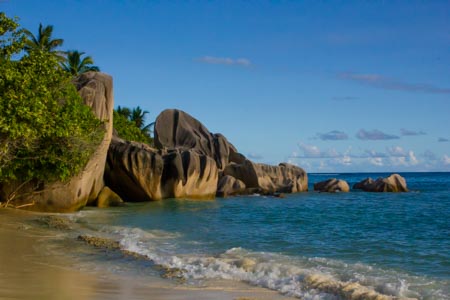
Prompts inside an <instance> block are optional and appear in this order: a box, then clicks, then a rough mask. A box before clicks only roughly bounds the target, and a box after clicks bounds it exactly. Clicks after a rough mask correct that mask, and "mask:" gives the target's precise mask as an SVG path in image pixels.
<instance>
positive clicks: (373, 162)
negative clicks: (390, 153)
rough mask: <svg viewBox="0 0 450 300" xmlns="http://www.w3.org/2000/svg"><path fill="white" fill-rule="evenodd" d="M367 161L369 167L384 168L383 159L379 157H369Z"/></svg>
mask: <svg viewBox="0 0 450 300" xmlns="http://www.w3.org/2000/svg"><path fill="white" fill-rule="evenodd" d="M367 160H368V162H369V163H370V164H371V165H374V166H377V167H381V166H384V163H383V159H382V158H381V157H369V158H368V159H367Z"/></svg>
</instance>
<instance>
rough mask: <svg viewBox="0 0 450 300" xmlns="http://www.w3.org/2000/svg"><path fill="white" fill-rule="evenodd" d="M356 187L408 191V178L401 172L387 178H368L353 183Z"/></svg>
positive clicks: (384, 190) (369, 189)
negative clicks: (401, 174)
mask: <svg viewBox="0 0 450 300" xmlns="http://www.w3.org/2000/svg"><path fill="white" fill-rule="evenodd" d="M353 188H354V189H361V190H363V191H366V192H408V188H407V186H406V180H405V178H403V177H402V176H400V175H399V174H392V175H390V176H389V177H386V178H378V179H377V180H373V179H372V178H366V179H364V180H362V181H361V182H358V183H356V184H355V185H353Z"/></svg>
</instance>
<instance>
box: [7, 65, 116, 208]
mask: <svg viewBox="0 0 450 300" xmlns="http://www.w3.org/2000/svg"><path fill="white" fill-rule="evenodd" d="M75 85H76V86H77V89H78V92H79V94H80V95H81V97H82V98H83V100H84V103H85V104H86V105H88V106H90V107H91V108H92V110H93V112H94V114H95V115H96V116H97V117H98V118H99V119H100V120H102V121H104V124H105V129H106V133H105V136H104V138H103V140H102V142H101V144H100V145H99V146H98V148H97V149H96V151H95V153H94V154H93V155H92V158H91V159H90V160H89V162H88V163H87V165H86V167H85V168H84V169H83V171H82V172H81V173H80V174H78V175H77V176H75V177H73V178H71V179H70V180H69V181H68V182H66V183H61V182H54V183H42V182H39V183H36V182H30V183H29V184H26V185H23V186H21V184H22V183H20V182H16V183H11V184H10V185H8V187H3V188H2V191H0V192H2V193H4V194H9V193H11V192H12V191H14V190H15V189H17V188H18V187H19V186H21V187H20V190H21V192H22V193H25V194H27V193H29V194H31V196H29V197H21V198H17V199H15V201H14V204H15V205H16V206H21V205H26V204H31V203H34V204H33V205H30V206H26V208H27V209H30V210H37V211H48V212H71V211H75V210H78V209H80V208H82V207H84V206H85V205H86V204H88V203H94V202H95V201H96V199H97V196H98V194H99V193H100V191H101V190H102V188H103V186H104V182H103V173H104V170H105V162H106V154H107V152H108V148H109V144H110V141H111V136H112V113H113V106H114V99H113V82H112V78H111V76H109V75H106V74H103V73H95V72H89V73H85V74H83V75H81V76H80V77H78V78H77V79H76V81H75ZM36 185H37V186H38V188H37V189H36Z"/></svg>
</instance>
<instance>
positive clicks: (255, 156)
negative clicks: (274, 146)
mask: <svg viewBox="0 0 450 300" xmlns="http://www.w3.org/2000/svg"><path fill="white" fill-rule="evenodd" d="M247 157H248V158H250V159H253V160H261V159H263V158H264V157H263V156H262V155H261V154H259V153H255V152H252V153H249V154H247Z"/></svg>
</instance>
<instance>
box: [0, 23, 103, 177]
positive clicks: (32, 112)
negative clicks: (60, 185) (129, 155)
mask: <svg viewBox="0 0 450 300" xmlns="http://www.w3.org/2000/svg"><path fill="white" fill-rule="evenodd" d="M0 21H1V22H0V23H1V26H4V24H3V21H4V19H0ZM6 23H7V22H6ZM1 28H3V27H1ZM13 30H17V27H16V29H13ZM9 32H11V30H10V31H9ZM0 33H1V32H0ZM5 39H8V37H5V35H2V34H0V46H1V47H2V48H1V50H4V49H5V46H4V45H5ZM19 40H20V39H19ZM71 79H72V77H71V76H70V74H68V73H67V72H65V71H64V70H62V68H61V67H60V66H59V63H58V59H57V58H56V57H55V55H54V54H53V53H49V52H46V51H42V50H35V51H32V52H30V53H29V55H27V56H23V57H22V58H21V59H20V60H18V61H12V60H10V59H5V60H4V61H2V63H1V64H0V111H1V114H0V182H6V181H9V180H14V179H19V180H21V181H27V180H31V179H38V180H44V181H47V182H49V181H53V180H63V181H64V180H67V179H68V178H70V177H71V176H74V175H76V174H78V173H79V172H80V171H81V170H82V169H83V168H84V166H85V165H86V163H87V161H88V160H89V159H90V157H91V155H92V154H93V152H94V151H95V149H96V148H97V146H98V145H99V143H100V141H101V140H102V137H103V135H104V130H103V126H102V124H101V121H100V120H98V119H97V118H96V117H95V116H94V114H93V113H92V110H91V109H90V108H89V107H87V106H86V105H84V104H83V103H82V100H81V98H80V96H79V95H78V93H77V91H76V89H75V87H74V85H73V84H72V83H71Z"/></svg>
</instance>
